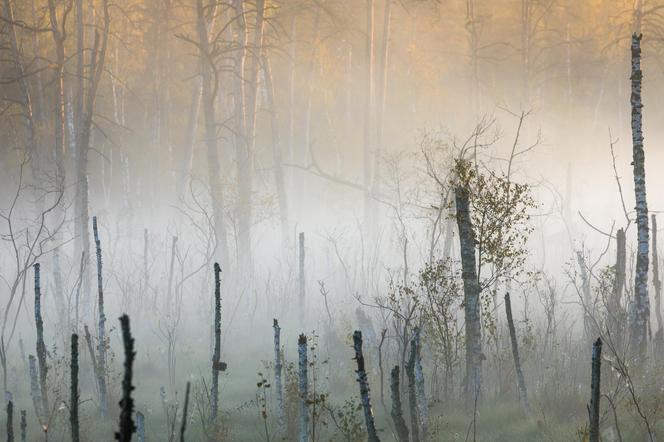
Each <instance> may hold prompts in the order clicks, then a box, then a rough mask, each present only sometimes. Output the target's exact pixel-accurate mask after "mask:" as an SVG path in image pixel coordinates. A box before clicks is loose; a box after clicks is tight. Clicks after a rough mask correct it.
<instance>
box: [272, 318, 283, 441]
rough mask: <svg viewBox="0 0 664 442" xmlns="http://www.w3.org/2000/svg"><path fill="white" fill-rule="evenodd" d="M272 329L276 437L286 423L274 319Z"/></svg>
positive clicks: (279, 342) (277, 332)
mask: <svg viewBox="0 0 664 442" xmlns="http://www.w3.org/2000/svg"><path fill="white" fill-rule="evenodd" d="M272 328H274V386H275V388H276V389H277V431H278V436H282V435H283V434H284V429H285V425H286V421H285V413H284V388H283V384H282V380H281V371H282V369H283V364H282V362H281V328H280V327H279V321H277V320H276V319H274V320H273V321H272Z"/></svg>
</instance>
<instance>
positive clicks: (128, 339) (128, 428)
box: [115, 315, 136, 442]
mask: <svg viewBox="0 0 664 442" xmlns="http://www.w3.org/2000/svg"><path fill="white" fill-rule="evenodd" d="M120 327H121V329H122V343H123V345H124V355H125V362H124V376H123V378H122V399H120V428H119V430H118V432H117V433H115V439H116V440H118V441H120V442H131V438H132V435H133V434H134V433H135V432H136V425H134V420H133V418H132V415H133V414H134V399H133V398H132V397H131V392H132V391H133V390H134V386H133V385H132V384H131V383H132V379H133V376H134V360H135V359H136V352H135V351H134V338H133V337H132V336H131V330H130V327H129V316H127V315H122V316H121V317H120Z"/></svg>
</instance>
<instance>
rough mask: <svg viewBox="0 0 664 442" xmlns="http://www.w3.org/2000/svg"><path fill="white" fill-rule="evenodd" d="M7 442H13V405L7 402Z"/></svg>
mask: <svg viewBox="0 0 664 442" xmlns="http://www.w3.org/2000/svg"><path fill="white" fill-rule="evenodd" d="M7 442H14V403H13V402H12V401H8V402H7Z"/></svg>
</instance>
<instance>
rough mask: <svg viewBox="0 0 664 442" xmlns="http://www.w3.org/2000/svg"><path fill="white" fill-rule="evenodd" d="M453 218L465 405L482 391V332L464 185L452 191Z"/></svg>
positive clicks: (476, 397) (470, 224)
mask: <svg viewBox="0 0 664 442" xmlns="http://www.w3.org/2000/svg"><path fill="white" fill-rule="evenodd" d="M454 194H455V201H456V212H457V213H456V218H457V227H458V230H459V244H460V252H461V269H462V270H461V276H462V279H463V295H464V317H465V341H466V342H465V344H466V345H465V347H466V382H465V385H464V393H465V399H466V404H467V405H468V404H471V403H473V402H475V401H477V400H478V399H479V396H480V392H481V388H482V358H483V354H482V330H481V318H480V285H479V281H478V279H477V265H476V261H475V234H474V232H473V224H472V220H471V218H470V202H469V198H470V196H469V191H468V188H467V187H466V186H465V185H459V186H457V187H456V188H455V189H454Z"/></svg>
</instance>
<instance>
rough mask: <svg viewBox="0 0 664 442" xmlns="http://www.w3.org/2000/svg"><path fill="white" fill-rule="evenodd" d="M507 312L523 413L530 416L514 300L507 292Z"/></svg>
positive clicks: (530, 410)
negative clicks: (515, 319) (513, 305)
mask: <svg viewBox="0 0 664 442" xmlns="http://www.w3.org/2000/svg"><path fill="white" fill-rule="evenodd" d="M505 313H507V327H508V328H509V330H510V342H511V344H512V357H513V358H514V369H515V371H516V382H517V387H518V388H519V402H521V407H522V408H523V413H524V414H525V415H526V416H528V417H530V416H532V414H533V410H532V408H530V402H528V390H527V389H526V379H525V378H524V376H523V370H522V369H521V359H520V358H519V347H518V344H517V341H516V329H515V328H514V318H513V317H512V302H511V300H510V294H509V293H506V294H505Z"/></svg>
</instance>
